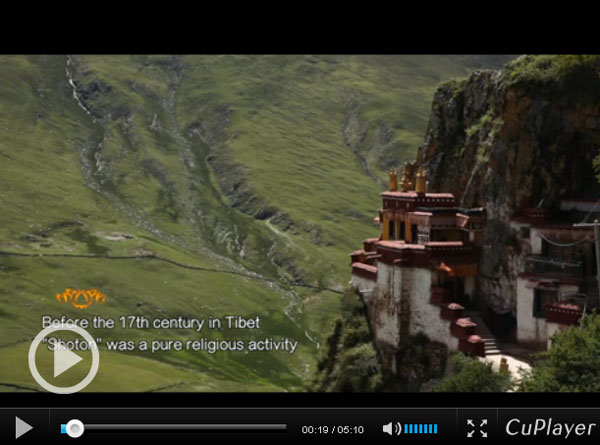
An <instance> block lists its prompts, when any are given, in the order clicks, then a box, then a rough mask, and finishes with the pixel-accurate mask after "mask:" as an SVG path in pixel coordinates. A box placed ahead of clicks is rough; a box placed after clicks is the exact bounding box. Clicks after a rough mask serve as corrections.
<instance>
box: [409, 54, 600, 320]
mask: <svg viewBox="0 0 600 445" xmlns="http://www.w3.org/2000/svg"><path fill="white" fill-rule="evenodd" d="M599 73H600V61H599V60H598V58H597V57H593V56H538V57H532V56H527V57H521V58H519V59H517V60H516V61H514V62H512V63H510V64H508V65H507V66H506V67H505V68H504V69H503V70H502V71H489V70H488V71H476V72H474V73H473V74H472V75H471V76H469V78H467V79H465V80H461V81H451V82H447V83H445V84H442V85H440V87H439V88H438V90H437V91H436V93H435V95H434V99H433V104H432V110H431V116H430V119H429V125H428V129H427V132H426V136H425V141H424V144H423V145H422V146H421V147H420V148H419V153H418V162H419V163H422V165H424V167H425V169H426V171H427V173H428V179H429V190H430V191H440V192H442V191H443V192H451V193H453V194H454V195H455V196H456V197H457V201H458V203H459V204H460V205H461V206H464V207H473V206H485V207H486V208H487V218H488V221H487V230H486V232H485V235H484V237H483V238H482V240H481V241H480V243H481V246H480V247H481V248H482V255H481V260H480V264H479V272H480V276H479V283H478V287H479V290H480V292H481V294H482V295H483V296H484V298H485V299H486V302H487V303H488V305H489V306H490V307H491V308H492V309H493V310H494V311H495V312H497V313H499V314H503V313H508V312H509V311H512V312H513V313H514V311H515V293H516V289H515V281H516V280H515V279H514V278H515V276H516V274H517V273H518V271H519V270H521V263H522V261H523V258H521V257H520V254H519V253H518V252H517V251H515V249H514V247H512V246H511V243H510V242H509V241H510V239H511V232H510V227H509V221H510V218H511V217H512V216H513V215H514V214H515V212H517V211H518V209H519V208H522V207H525V206H538V205H539V206H541V207H550V206H552V205H554V204H556V203H557V200H558V199H559V198H560V197H564V196H576V197H586V198H591V197H594V198H596V197H598V196H600V194H599V192H600V188H599V187H598V181H597V180H596V177H595V171H594V167H593V160H594V158H595V157H596V155H597V154H598V147H600V76H599Z"/></svg>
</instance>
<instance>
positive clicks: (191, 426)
mask: <svg viewBox="0 0 600 445" xmlns="http://www.w3.org/2000/svg"><path fill="white" fill-rule="evenodd" d="M85 429H86V430H235V431H239V430H253V431H257V430H258V431H285V430H286V429H287V424H285V423H273V424H271V423H265V424H255V423H249V424H245V423H187V424H173V423H163V424H160V423H159V424H142V423H86V424H85Z"/></svg>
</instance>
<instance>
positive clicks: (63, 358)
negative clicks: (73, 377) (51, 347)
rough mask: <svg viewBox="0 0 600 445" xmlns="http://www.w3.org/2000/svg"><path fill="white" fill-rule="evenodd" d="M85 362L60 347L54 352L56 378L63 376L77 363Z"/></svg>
mask: <svg viewBox="0 0 600 445" xmlns="http://www.w3.org/2000/svg"><path fill="white" fill-rule="evenodd" d="M81 360H83V359H82V358H81V357H79V356H78V355H77V354H75V353H73V352H71V351H69V350H68V349H67V348H65V347H63V346H58V347H57V348H56V350H55V351H54V378H56V377H58V376H59V375H61V374H62V373H63V372H65V371H66V370H68V369H71V368H72V367H73V366H75V365H76V364H77V363H79V362H80V361H81Z"/></svg>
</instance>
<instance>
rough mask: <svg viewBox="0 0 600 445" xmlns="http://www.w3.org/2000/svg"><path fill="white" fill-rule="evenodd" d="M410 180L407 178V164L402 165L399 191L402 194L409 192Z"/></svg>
mask: <svg viewBox="0 0 600 445" xmlns="http://www.w3.org/2000/svg"><path fill="white" fill-rule="evenodd" d="M410 186H411V183H410V179H409V178H408V162H405V163H404V172H403V173H402V182H401V187H402V188H401V190H402V191H403V192H408V191H409V190H410Z"/></svg>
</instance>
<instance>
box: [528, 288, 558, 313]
mask: <svg viewBox="0 0 600 445" xmlns="http://www.w3.org/2000/svg"><path fill="white" fill-rule="evenodd" d="M557 300H558V295H557V292H556V291H555V290H544V289H535V290H534V292H533V316H534V317H535V318H546V308H545V305H546V304H550V303H554V302H555V301H557Z"/></svg>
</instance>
